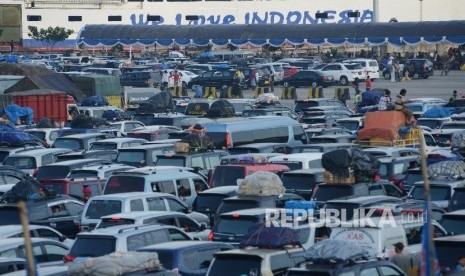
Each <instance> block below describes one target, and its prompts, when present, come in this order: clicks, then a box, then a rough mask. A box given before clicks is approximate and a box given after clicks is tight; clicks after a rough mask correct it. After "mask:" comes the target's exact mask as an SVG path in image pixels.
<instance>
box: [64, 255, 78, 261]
mask: <svg viewBox="0 0 465 276" xmlns="http://www.w3.org/2000/svg"><path fill="white" fill-rule="evenodd" d="M75 259H76V257H74V256H71V255H66V256H65V257H64V258H63V261H64V262H65V263H71V262H74V260H75Z"/></svg>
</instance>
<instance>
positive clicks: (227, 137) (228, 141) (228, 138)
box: [226, 132, 232, 148]
mask: <svg viewBox="0 0 465 276" xmlns="http://www.w3.org/2000/svg"><path fill="white" fill-rule="evenodd" d="M231 146H232V144H231V133H229V132H226V148H230V147H231Z"/></svg>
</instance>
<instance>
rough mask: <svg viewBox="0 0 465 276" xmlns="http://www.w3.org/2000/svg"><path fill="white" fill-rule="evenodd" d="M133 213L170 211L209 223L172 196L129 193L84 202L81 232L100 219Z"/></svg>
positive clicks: (101, 196)
mask: <svg viewBox="0 0 465 276" xmlns="http://www.w3.org/2000/svg"><path fill="white" fill-rule="evenodd" d="M134 211H172V212H181V213H185V214H188V215H189V217H191V218H192V219H194V220H196V221H197V222H198V223H205V224H206V225H208V223H210V220H209V218H208V217H207V216H206V215H203V214H200V213H197V212H191V213H189V208H188V207H187V205H185V204H184V203H183V202H181V200H180V199H179V198H177V197H175V196H174V195H170V194H166V193H154V192H129V193H120V194H111V195H99V196H93V197H91V198H90V199H89V201H87V202H86V205H85V206H84V209H83V210H82V215H81V231H90V230H92V229H93V228H94V227H95V226H96V225H97V223H99V222H100V218H101V217H103V216H107V215H112V214H117V213H128V212H134Z"/></svg>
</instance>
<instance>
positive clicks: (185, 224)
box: [178, 217, 199, 233]
mask: <svg viewBox="0 0 465 276" xmlns="http://www.w3.org/2000/svg"><path fill="white" fill-rule="evenodd" d="M178 222H179V227H181V228H182V230H184V232H186V233H189V232H197V231H198V230H199V229H198V225H197V223H195V222H194V221H193V220H192V219H190V218H187V217H179V218H178Z"/></svg>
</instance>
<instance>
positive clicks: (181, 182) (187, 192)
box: [176, 179, 192, 197]
mask: <svg viewBox="0 0 465 276" xmlns="http://www.w3.org/2000/svg"><path fill="white" fill-rule="evenodd" d="M176 187H177V189H178V196H179V197H189V196H191V195H192V190H191V186H190V182H189V179H178V180H176Z"/></svg>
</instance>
